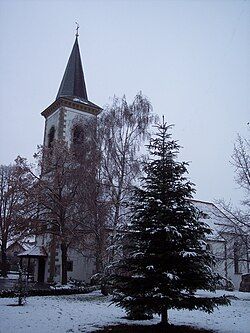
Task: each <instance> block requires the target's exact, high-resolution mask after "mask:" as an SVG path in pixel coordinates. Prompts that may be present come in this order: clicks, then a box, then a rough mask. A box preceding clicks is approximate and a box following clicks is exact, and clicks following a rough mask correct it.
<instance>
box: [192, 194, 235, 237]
mask: <svg viewBox="0 0 250 333" xmlns="http://www.w3.org/2000/svg"><path fill="white" fill-rule="evenodd" d="M191 201H192V203H193V204H194V206H195V207H196V208H198V209H199V210H200V211H202V212H203V213H205V214H206V215H207V218H204V219H201V220H202V221H203V222H205V223H206V224H207V225H208V226H209V227H210V228H211V230H212V234H211V235H210V236H209V237H208V238H209V239H216V240H223V238H222V237H220V234H221V232H222V231H223V230H225V228H226V227H227V228H228V227H230V226H232V222H231V220H230V219H229V218H228V217H227V216H226V215H225V214H224V213H223V212H222V211H221V210H220V209H219V208H218V207H217V206H216V205H215V204H214V203H212V202H208V201H200V200H194V199H192V200H191Z"/></svg>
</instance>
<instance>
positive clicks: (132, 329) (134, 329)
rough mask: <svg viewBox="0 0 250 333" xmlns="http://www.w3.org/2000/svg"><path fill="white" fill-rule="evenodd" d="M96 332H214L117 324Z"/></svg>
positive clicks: (176, 327) (211, 332)
mask: <svg viewBox="0 0 250 333" xmlns="http://www.w3.org/2000/svg"><path fill="white" fill-rule="evenodd" d="M95 332H96V333H213V331H210V330H205V329H198V328H195V327H191V326H183V325H181V326H175V325H169V326H167V327H165V326H162V325H159V324H158V325H115V326H107V327H104V328H103V329H100V330H98V331H95Z"/></svg>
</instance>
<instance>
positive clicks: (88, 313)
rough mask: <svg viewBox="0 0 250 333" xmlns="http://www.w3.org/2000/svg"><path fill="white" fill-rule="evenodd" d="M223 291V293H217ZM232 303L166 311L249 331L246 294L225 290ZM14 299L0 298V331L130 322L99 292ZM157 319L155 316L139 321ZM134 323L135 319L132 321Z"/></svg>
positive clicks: (39, 332)
mask: <svg viewBox="0 0 250 333" xmlns="http://www.w3.org/2000/svg"><path fill="white" fill-rule="evenodd" d="M217 294H223V292H217ZM226 294H227V295H231V296H232V301H231V302H232V305H231V306H228V307H220V308H219V309H216V310H215V311H214V312H213V313H212V314H206V313H204V312H201V311H187V310H182V311H177V310H171V311H170V312H169V319H170V321H171V323H173V324H185V325H192V326H197V327H201V328H207V329H212V330H214V331H215V332H221V333H222V332H223V333H249V332H250V293H241V292H226ZM13 303H16V299H15V300H14V299H10V298H2V299H0V333H31V332H32V333H50V332H52V333H59V332H60V333H64V332H67V333H69V332H93V331H94V330H95V329H97V328H99V327H102V326H105V325H109V324H118V323H130V324H131V323H133V322H131V321H128V320H126V319H124V318H122V317H124V316H125V312H124V311H123V310H122V309H120V308H118V307H117V306H115V305H113V304H110V298H109V297H104V296H102V295H101V294H100V293H99V292H92V293H90V294H85V295H68V296H45V297H29V298H28V299H27V304H26V305H25V306H23V307H18V306H14V307H13V306H7V305H9V304H13ZM157 322H159V318H158V317H155V318H154V319H152V320H149V321H142V322H140V323H142V324H146V323H148V324H153V323H157ZM135 323H137V324H138V322H135Z"/></svg>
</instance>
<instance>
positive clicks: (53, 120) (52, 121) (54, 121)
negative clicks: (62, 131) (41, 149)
mask: <svg viewBox="0 0 250 333" xmlns="http://www.w3.org/2000/svg"><path fill="white" fill-rule="evenodd" d="M60 111H61V110H60V109H58V110H57V111H55V112H54V113H53V114H52V115H50V116H49V117H48V118H47V119H46V123H45V131H44V145H45V146H47V145H48V134H49V131H50V129H51V128H52V126H54V127H55V139H58V132H59V119H60Z"/></svg>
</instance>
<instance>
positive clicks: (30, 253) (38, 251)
mask: <svg viewBox="0 0 250 333" xmlns="http://www.w3.org/2000/svg"><path fill="white" fill-rule="evenodd" d="M47 256H48V255H47V252H46V250H45V248H44V247H43V246H34V247H33V248H31V249H29V250H27V251H24V252H22V253H20V254H18V257H47Z"/></svg>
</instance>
